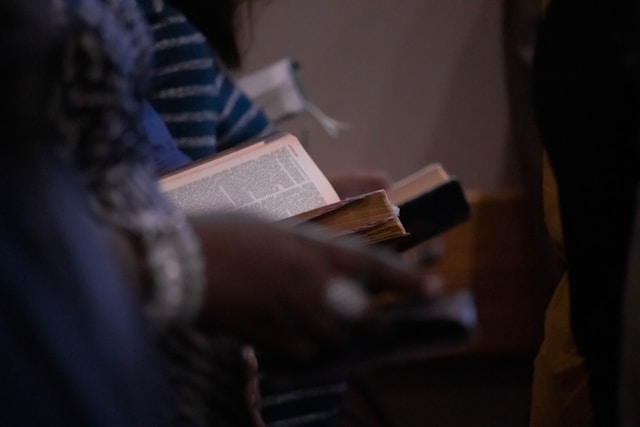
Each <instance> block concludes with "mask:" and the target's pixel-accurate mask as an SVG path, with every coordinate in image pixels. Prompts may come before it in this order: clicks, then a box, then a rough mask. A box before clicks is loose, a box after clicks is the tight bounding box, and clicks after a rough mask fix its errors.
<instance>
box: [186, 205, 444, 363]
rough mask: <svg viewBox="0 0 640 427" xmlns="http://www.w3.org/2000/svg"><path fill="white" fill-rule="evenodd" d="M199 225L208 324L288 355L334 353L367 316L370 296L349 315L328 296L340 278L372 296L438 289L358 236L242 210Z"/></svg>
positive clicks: (295, 358)
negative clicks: (336, 235) (338, 235)
mask: <svg viewBox="0 0 640 427" xmlns="http://www.w3.org/2000/svg"><path fill="white" fill-rule="evenodd" d="M194 226H195V229H196V231H197V233H198V235H199V236H200V238H201V242H202V243H201V244H202V249H203V253H204V256H205V262H206V268H207V271H208V278H209V286H208V287H207V289H206V294H205V311H204V312H203V318H204V319H205V324H213V325H216V326H217V327H219V328H223V329H225V330H227V331H229V332H232V333H233V334H236V335H238V336H240V337H242V338H244V339H246V340H247V341H248V342H249V343H251V344H254V345H256V347H259V348H262V349H268V350H270V351H272V352H275V353H277V354H279V355H281V356H282V357H283V358H285V359H287V360H292V361H301V362H304V361H310V360H315V359H319V358H323V357H326V356H327V355H330V354H333V353H335V352H336V351H339V349H341V348H343V347H344V345H346V343H347V342H348V340H349V336H350V333H351V332H352V331H353V330H354V327H356V326H357V325H358V324H359V323H361V322H364V321H366V319H367V315H368V314H369V312H370V310H372V307H371V306H370V304H369V302H368V301H365V303H366V304H365V305H364V306H363V307H362V310H361V311H360V312H358V313H351V314H350V315H346V316H345V315H344V313H340V312H336V310H335V309H334V307H333V306H331V304H329V303H328V302H327V291H328V289H329V288H330V287H331V283H335V279H336V278H344V279H346V280H347V281H351V282H353V283H361V284H362V286H363V287H364V290H365V291H366V292H367V293H368V294H371V295H376V294H381V293H383V292H388V291H393V292H395V293H397V294H399V295H412V296H423V297H429V296H431V295H433V289H432V288H431V287H430V285H431V282H430V281H428V280H425V276H424V274H422V272H420V271H418V270H417V269H413V268H411V267H410V266H409V265H408V264H407V263H405V262H404V261H403V260H401V259H400V258H399V257H396V256H393V255H392V254H391V253H388V252H382V251H381V250H373V249H372V248H370V247H365V246H363V245H361V244H360V243H359V242H358V243H355V242H354V241H353V240H345V241H339V240H336V239H329V238H327V237H326V236H325V235H324V233H322V232H320V231H319V230H318V228H316V227H310V226H303V227H300V228H296V229H294V230H292V229H286V228H284V227H283V226H280V225H276V224H272V223H267V222H264V221H260V220H255V219H252V218H248V217H243V216H239V215H219V216H216V217H209V218H206V219H205V218H203V219H200V220H197V221H194ZM368 294H367V295H368ZM207 321H208V322H207Z"/></svg>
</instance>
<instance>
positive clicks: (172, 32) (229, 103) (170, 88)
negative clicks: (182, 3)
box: [138, 0, 271, 159]
mask: <svg viewBox="0 0 640 427" xmlns="http://www.w3.org/2000/svg"><path fill="white" fill-rule="evenodd" d="M138 4H139V5H140V7H141V8H142V10H143V11H144V14H145V16H146V18H147V20H148V22H149V24H150V26H151V29H152V34H153V38H154V60H155V67H154V73H153V78H152V85H151V96H150V102H151V104H152V106H153V107H154V108H155V109H156V111H158V113H159V114H160V116H161V117H162V119H163V121H164V122H165V123H166V125H167V127H168V128H169V131H170V132H171V134H172V135H173V137H174V139H175V141H176V143H177V145H178V147H180V149H181V150H182V151H183V152H184V153H186V154H187V155H188V156H190V157H191V158H192V159H198V158H201V157H203V156H206V155H209V154H213V153H215V152H217V151H219V150H222V149H225V148H229V147H231V146H234V145H236V144H238V143H240V142H244V141H247V140H249V139H252V138H255V137H257V136H259V135H264V134H265V133H267V132H269V131H270V130H271V127H270V124H269V122H268V120H267V118H266V116H265V115H264V114H263V113H262V111H260V110H259V109H258V108H257V107H256V106H255V105H254V104H253V103H252V102H251V101H250V100H249V99H248V98H247V97H246V96H245V95H244V94H243V93H242V92H241V91H240V90H239V89H238V87H237V86H236V85H235V84H234V83H233V81H232V80H231V78H230V77H229V76H228V74H227V73H226V72H225V70H224V69H223V68H222V66H221V65H220V64H219V63H218V60H217V59H216V58H215V56H213V55H212V54H211V51H210V50H209V47H208V45H207V41H206V40H205V38H204V36H203V35H202V34H201V33H200V32H199V31H197V30H196V28H195V27H194V26H193V25H191V24H190V23H189V22H188V21H187V20H186V19H185V17H184V16H183V15H182V14H181V13H179V12H178V11H177V10H176V9H174V8H173V7H171V6H170V5H169V4H168V3H166V2H164V1H162V0H160V1H159V0H138Z"/></svg>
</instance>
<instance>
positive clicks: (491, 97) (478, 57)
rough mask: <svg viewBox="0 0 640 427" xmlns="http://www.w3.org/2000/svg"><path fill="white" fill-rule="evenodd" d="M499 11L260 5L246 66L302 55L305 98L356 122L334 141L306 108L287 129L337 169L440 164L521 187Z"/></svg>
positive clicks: (405, 1) (404, 5)
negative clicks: (512, 138)
mask: <svg viewBox="0 0 640 427" xmlns="http://www.w3.org/2000/svg"><path fill="white" fill-rule="evenodd" d="M502 16H503V2H502V1H499V0H447V1H442V0H273V1H264V2H256V7H255V10H254V17H253V20H254V22H255V26H254V29H253V34H252V35H251V36H250V38H251V40H248V41H247V43H246V46H247V48H248V52H247V56H246V58H247V60H246V63H245V67H244V70H243V72H250V71H253V70H256V69H259V68H260V67H263V66H265V65H268V64H270V63H271V62H274V61H276V60H278V59H280V58H283V57H292V58H294V59H296V60H297V61H299V63H300V65H301V69H300V76H301V81H302V86H303V88H304V90H305V92H306V94H307V95H308V98H309V99H310V100H311V101H312V102H313V103H315V104H316V105H318V106H319V107H320V108H321V109H322V110H323V111H324V112H326V113H327V114H328V115H329V116H331V117H333V118H336V119H338V120H341V121H345V122H348V123H350V124H351V125H352V128H351V129H350V130H348V131H345V132H343V133H342V134H341V135H340V136H339V137H338V138H335V139H333V138H331V137H330V136H328V135H327V134H326V133H325V132H324V131H323V130H322V128H321V127H320V126H319V125H318V124H317V123H316V122H315V121H314V120H313V119H311V118H310V117H309V116H308V115H304V116H302V117H299V118H297V119H294V120H292V121H290V122H288V123H287V124H286V128H287V130H291V131H292V132H293V133H295V134H296V135H297V136H298V137H299V138H300V139H303V140H304V142H306V143H307V144H308V148H309V151H310V152H311V154H312V156H313V157H314V158H315V159H316V161H317V162H318V164H319V165H320V167H321V168H322V169H323V170H324V171H325V172H327V173H329V174H331V173H333V172H342V171H345V170H349V169H353V168H360V169H369V168H374V169H385V170H387V171H389V172H390V173H391V174H392V177H395V178H399V177H401V176H403V175H406V174H408V173H410V172H412V171H413V170H415V169H418V168H419V167H421V166H422V165H424V164H426V163H428V162H433V161H439V162H442V163H443V164H444V165H445V166H446V167H447V168H448V169H449V170H450V171H451V172H452V173H454V174H456V175H457V176H458V177H459V178H460V179H461V180H462V181H463V184H465V185H466V186H467V187H468V188H496V187H505V186H507V187H512V186H517V185H519V182H520V177H519V172H518V167H517V164H516V163H517V162H516V161H515V159H516V155H515V153H514V152H513V151H514V150H513V147H511V146H510V145H509V144H508V141H507V140H508V117H507V116H508V112H507V93H506V83H505V81H506V80H505V70H504V68H505V67H504V59H503V52H502V50H503V40H502Z"/></svg>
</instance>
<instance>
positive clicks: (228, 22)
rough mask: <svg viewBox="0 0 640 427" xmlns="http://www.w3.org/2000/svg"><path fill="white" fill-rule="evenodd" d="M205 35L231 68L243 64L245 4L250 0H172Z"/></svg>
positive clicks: (247, 4) (213, 48)
mask: <svg viewBox="0 0 640 427" xmlns="http://www.w3.org/2000/svg"><path fill="white" fill-rule="evenodd" d="M169 3H171V4H172V5H173V6H174V7H175V8H177V9H178V10H180V11H181V12H182V13H183V14H184V15H185V16H186V18H187V19H188V20H189V22H191V23H192V24H193V25H195V26H196V28H198V30H199V31H200V32H201V33H202V34H203V35H204V36H205V37H206V39H207V41H208V42H209V45H210V46H211V49H212V50H213V52H214V53H215V54H216V55H217V56H218V57H219V58H220V60H221V61H222V62H223V63H224V64H225V65H226V66H227V67H229V68H238V67H240V65H241V64H242V52H241V48H240V42H239V30H240V17H239V11H240V9H241V8H242V6H246V7H249V3H250V2H249V1H248V0H169Z"/></svg>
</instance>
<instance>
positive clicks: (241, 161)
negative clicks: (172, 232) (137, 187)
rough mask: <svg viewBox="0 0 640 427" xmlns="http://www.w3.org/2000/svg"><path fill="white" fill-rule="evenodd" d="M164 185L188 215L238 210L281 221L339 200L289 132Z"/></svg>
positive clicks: (169, 179) (183, 173)
mask: <svg viewBox="0 0 640 427" xmlns="http://www.w3.org/2000/svg"><path fill="white" fill-rule="evenodd" d="M160 187H161V189H162V190H163V191H164V192H165V194H166V195H167V196H168V197H169V198H170V199H171V200H173V201H174V202H175V203H176V205H177V206H179V207H180V208H181V209H183V210H184V211H185V213H186V214H187V215H201V214H206V213H212V212H224V211H227V212H228V211H237V212H244V213H250V214H255V215H259V216H262V217H265V218H267V219H271V220H279V219H283V218H287V217H290V216H292V215H296V214H298V213H301V212H304V211H307V210H309V209H314V208H317V207H319V206H323V205H326V204H329V203H334V202H337V201H338V200H339V197H338V195H337V194H336V192H335V190H334V189H333V187H332V186H331V184H330V183H329V181H328V180H327V178H326V177H325V176H324V174H323V173H322V172H321V171H320V169H319V168H318V166H317V165H316V164H315V163H314V162H313V160H312V159H311V157H310V156H309V155H308V153H307V152H306V151H305V150H304V148H303V147H302V145H301V144H300V142H299V141H298V140H297V139H296V138H295V137H294V136H293V135H289V134H282V135H281V136H279V137H278V138H277V139H275V140H272V141H269V140H267V141H261V142H257V143H255V144H252V145H250V146H248V147H246V148H243V149H240V150H237V151H233V152H232V153H231V154H229V155H223V156H221V157H215V158H213V159H211V160H210V161H206V162H202V163H199V164H197V165H195V166H193V167H190V168H188V169H186V170H184V171H180V172H179V173H177V174H172V175H170V176H167V177H166V178H163V179H161V180H160Z"/></svg>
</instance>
